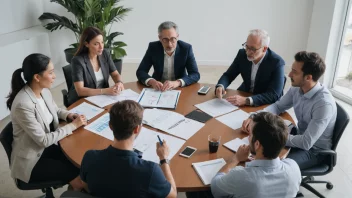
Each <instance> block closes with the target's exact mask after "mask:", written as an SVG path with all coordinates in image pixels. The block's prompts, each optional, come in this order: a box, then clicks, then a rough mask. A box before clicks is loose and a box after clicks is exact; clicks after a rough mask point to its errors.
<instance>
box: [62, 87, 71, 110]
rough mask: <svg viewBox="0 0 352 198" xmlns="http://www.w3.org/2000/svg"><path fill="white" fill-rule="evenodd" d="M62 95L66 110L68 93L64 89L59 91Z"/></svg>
mask: <svg viewBox="0 0 352 198" xmlns="http://www.w3.org/2000/svg"><path fill="white" fill-rule="evenodd" d="M61 93H62V100H63V102H64V105H65V107H66V108H68V107H69V106H70V105H69V104H68V92H67V90H66V89H62V90H61Z"/></svg>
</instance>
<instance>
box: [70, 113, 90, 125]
mask: <svg viewBox="0 0 352 198" xmlns="http://www.w3.org/2000/svg"><path fill="white" fill-rule="evenodd" d="M72 124H74V125H75V127H76V128H79V127H81V126H85V125H87V119H86V116H85V115H79V116H78V117H77V118H76V119H74V120H73V122H72Z"/></svg>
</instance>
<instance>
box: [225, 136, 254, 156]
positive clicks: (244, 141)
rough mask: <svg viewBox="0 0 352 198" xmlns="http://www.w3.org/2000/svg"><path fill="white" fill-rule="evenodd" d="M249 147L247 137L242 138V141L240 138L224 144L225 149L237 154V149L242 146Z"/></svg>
mask: <svg viewBox="0 0 352 198" xmlns="http://www.w3.org/2000/svg"><path fill="white" fill-rule="evenodd" d="M244 144H245V145H249V139H248V136H247V137H244V138H242V139H240V138H236V139H234V140H231V141H229V142H226V143H225V144H224V146H225V147H227V148H228V149H230V150H232V151H234V152H237V150H238V147H240V146H242V145H244Z"/></svg>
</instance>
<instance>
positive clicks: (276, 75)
mask: <svg viewBox="0 0 352 198" xmlns="http://www.w3.org/2000/svg"><path fill="white" fill-rule="evenodd" d="M284 66H285V61H284V60H283V59H282V58H281V57H280V56H279V55H277V54H276V53H275V52H273V51H271V50H270V49H269V48H268V50H267V52H266V54H265V57H264V58H263V61H262V63H261V64H260V66H259V69H258V72H257V75H256V77H255V82H254V89H253V94H254V95H253V96H252V99H253V104H254V105H255V106H260V105H264V104H271V103H274V102H276V101H277V100H278V99H279V98H280V97H281V96H282V94H283V88H284V80H285V74H284ZM251 72H252V61H249V60H248V59H247V55H246V51H245V50H244V49H240V50H239V51H238V54H237V56H236V58H235V60H234V61H233V63H232V64H231V66H230V67H229V69H228V70H227V71H226V72H225V73H224V74H223V75H222V76H221V78H220V79H219V81H218V84H222V85H223V86H224V87H225V89H226V88H227V87H228V86H229V85H230V84H231V82H232V81H233V80H234V79H235V78H236V77H237V76H238V75H239V74H241V76H242V78H243V83H242V84H241V86H240V87H239V88H238V90H240V91H244V92H249V90H250V87H251Z"/></svg>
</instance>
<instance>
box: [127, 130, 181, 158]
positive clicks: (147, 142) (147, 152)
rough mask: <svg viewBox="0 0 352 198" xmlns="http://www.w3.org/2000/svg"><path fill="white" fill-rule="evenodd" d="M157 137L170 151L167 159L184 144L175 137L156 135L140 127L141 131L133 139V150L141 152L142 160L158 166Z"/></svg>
mask: <svg viewBox="0 0 352 198" xmlns="http://www.w3.org/2000/svg"><path fill="white" fill-rule="evenodd" d="M157 135H159V136H160V138H161V140H165V141H166V143H167V145H168V146H169V149H170V154H169V159H172V157H173V156H174V155H175V154H176V153H177V151H178V150H180V148H181V147H182V146H183V144H184V143H185V142H186V141H184V140H181V139H179V138H176V137H172V136H170V135H165V134H163V133H158V132H155V131H152V130H150V129H147V128H144V127H142V130H141V132H140V134H139V135H138V137H137V138H136V139H135V141H134V144H133V148H135V149H137V150H139V151H142V152H143V155H142V159H144V160H148V161H152V162H155V163H157V164H159V161H160V159H159V157H158V155H157V154H156V144H157V143H158V144H159V140H158V137H157Z"/></svg>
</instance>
